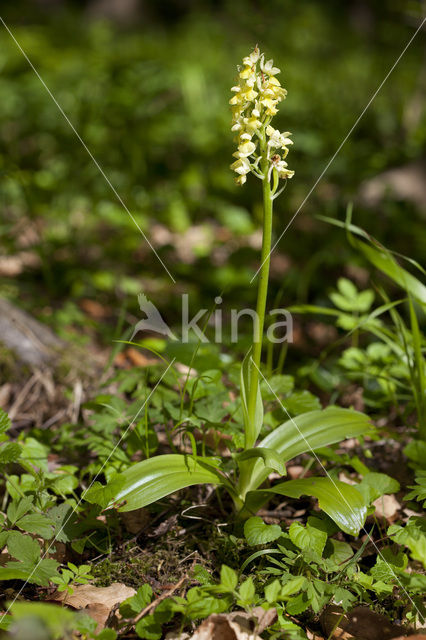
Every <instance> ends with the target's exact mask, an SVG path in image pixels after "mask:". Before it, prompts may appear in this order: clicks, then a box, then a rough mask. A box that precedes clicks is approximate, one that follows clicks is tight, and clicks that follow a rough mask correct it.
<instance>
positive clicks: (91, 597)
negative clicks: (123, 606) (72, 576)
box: [50, 582, 136, 632]
mask: <svg viewBox="0 0 426 640" xmlns="http://www.w3.org/2000/svg"><path fill="white" fill-rule="evenodd" d="M135 593H136V591H135V589H133V588H132V587H126V585H125V584H122V583H120V582H114V583H113V584H111V585H110V586H109V587H95V586H94V585H93V584H82V585H79V586H77V587H74V591H73V593H71V594H68V593H66V592H64V591H62V592H58V591H57V592H56V593H54V594H53V595H52V596H51V597H50V600H54V601H56V602H63V603H64V604H66V605H68V606H69V607H72V608H73V609H85V611H87V613H88V614H89V615H90V616H91V617H92V618H93V619H94V620H96V622H97V623H98V628H97V631H98V632H99V631H100V630H102V629H103V628H104V626H105V623H106V621H107V619H108V616H109V614H110V612H111V610H112V609H113V608H114V606H115V605H116V604H120V603H121V602H123V600H126V599H127V598H130V597H131V596H134V595H135Z"/></svg>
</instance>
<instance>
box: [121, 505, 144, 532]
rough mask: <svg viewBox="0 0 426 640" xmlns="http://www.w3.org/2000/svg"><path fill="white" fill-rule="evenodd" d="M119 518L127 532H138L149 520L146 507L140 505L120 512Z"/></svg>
mask: <svg viewBox="0 0 426 640" xmlns="http://www.w3.org/2000/svg"><path fill="white" fill-rule="evenodd" d="M120 518H121V520H122V522H123V524H124V526H125V527H126V529H127V531H128V532H129V533H139V531H141V530H142V529H143V528H144V527H146V525H147V524H148V523H149V521H150V520H151V515H150V513H149V511H148V509H145V508H144V507H142V508H141V509H135V510H134V511H124V513H120Z"/></svg>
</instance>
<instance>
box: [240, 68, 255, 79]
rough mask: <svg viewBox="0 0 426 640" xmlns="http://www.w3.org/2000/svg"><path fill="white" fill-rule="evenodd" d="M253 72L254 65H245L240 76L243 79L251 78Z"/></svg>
mask: <svg viewBox="0 0 426 640" xmlns="http://www.w3.org/2000/svg"><path fill="white" fill-rule="evenodd" d="M252 73H253V66H252V65H244V67H243V69H241V71H240V73H239V76H240V78H241V80H246V79H247V78H250V76H251V75H252Z"/></svg>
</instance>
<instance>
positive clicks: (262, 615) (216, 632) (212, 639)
mask: <svg viewBox="0 0 426 640" xmlns="http://www.w3.org/2000/svg"><path fill="white" fill-rule="evenodd" d="M276 619H277V611H276V609H268V610H267V611H265V609H263V608H262V607H255V608H254V609H253V610H252V611H251V612H249V613H247V612H245V611H234V612H233V613H228V614H213V615H211V616H209V617H208V618H207V619H206V620H204V622H203V623H202V624H201V625H200V626H199V627H198V629H197V631H196V632H195V633H194V635H193V636H192V637H191V640H261V638H260V636H259V635H258V634H259V633H262V632H263V631H265V629H267V628H268V627H270V626H271V624H273V623H274V622H275V621H276Z"/></svg>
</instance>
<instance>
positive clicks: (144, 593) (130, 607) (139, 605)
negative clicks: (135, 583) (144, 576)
mask: <svg viewBox="0 0 426 640" xmlns="http://www.w3.org/2000/svg"><path fill="white" fill-rule="evenodd" d="M151 600H152V589H151V587H150V585H149V584H144V585H142V586H141V587H139V589H138V590H137V592H136V593H135V595H134V596H131V597H130V598H127V600H124V602H122V603H121V604H120V615H122V616H123V617H124V618H134V617H135V616H136V615H137V614H138V613H140V612H141V611H142V609H145V607H146V606H147V605H148V604H149V603H150V602H151Z"/></svg>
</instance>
